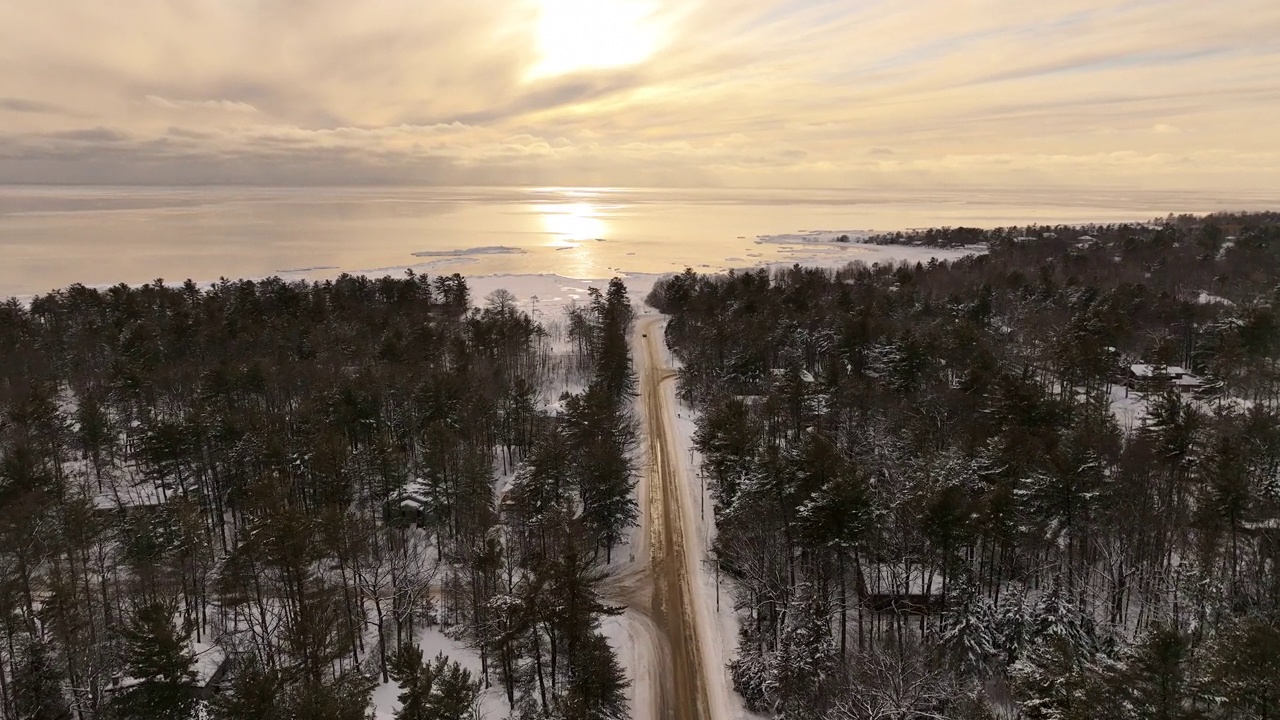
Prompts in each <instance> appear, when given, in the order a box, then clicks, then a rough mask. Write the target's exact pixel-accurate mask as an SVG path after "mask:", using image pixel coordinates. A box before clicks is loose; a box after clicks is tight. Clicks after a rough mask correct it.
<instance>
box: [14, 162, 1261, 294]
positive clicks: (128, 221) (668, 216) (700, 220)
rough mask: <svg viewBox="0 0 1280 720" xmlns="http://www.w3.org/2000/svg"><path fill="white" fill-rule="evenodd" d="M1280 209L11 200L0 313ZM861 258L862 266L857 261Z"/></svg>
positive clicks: (264, 193) (775, 193)
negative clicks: (283, 283)
mask: <svg viewBox="0 0 1280 720" xmlns="http://www.w3.org/2000/svg"><path fill="white" fill-rule="evenodd" d="M1277 205H1280V203H1277V198H1276V197H1263V196H1258V197H1243V198H1242V197H1239V196H1232V197H1222V198H1214V197H1206V196H1205V195H1204V194H1203V193H1197V194H1180V193H1144V192H1138V191H1135V192H1114V191H1101V190H1100V191H1097V192H1093V193H1088V194H1081V193H1079V192H1074V191H1073V192H1066V191H1059V190H1040V191H1029V190H1018V191H1017V193H1016V195H1015V194H1013V193H1009V192H996V191H991V192H974V191H972V190H965V191H955V192H941V191H931V192H921V193H912V192H908V191H903V190H885V189H880V190H651V189H622V188H581V189H569V188H419V189H387V188H377V189H368V188H360V189H332V188H289V189H280V188H270V189H259V188H222V187H218V188H111V187H25V186H18V187H15V186H9V187H0V295H27V294H31V293H38V292H45V291H48V290H50V289H53V288H57V287H62V286H65V285H68V284H71V283H77V282H78V283H84V284H86V285H109V284H114V283H118V282H127V283H140V282H146V281H149V280H154V279H156V278H163V279H164V280H165V281H166V282H170V283H176V282H181V281H182V280H185V279H187V278H192V279H195V280H198V281H211V280H216V279H217V278H219V277H224V276H225V277H229V278H239V277H263V276H267V275H281V276H282V277H288V278H301V277H307V278H322V277H330V276H333V275H336V274H337V273H339V272H365V273H376V274H382V273H384V272H397V273H398V272H402V271H403V268H406V267H413V268H415V269H416V270H417V271H419V272H425V273H430V274H437V273H440V272H455V271H456V272H461V273H464V274H467V275H492V274H516V273H523V274H530V273H532V274H540V273H555V274H558V275H561V276H564V277H568V278H607V277H609V276H611V275H614V274H618V273H661V272H668V271H675V270H680V269H683V268H685V267H693V268H695V269H700V270H715V269H724V268H728V267H747V266H751V265H757V264H761V263H766V262H789V261H793V260H794V261H805V260H806V259H809V258H813V257H815V256H820V257H821V258H822V259H824V260H825V261H827V262H830V261H832V260H834V259H837V258H836V257H833V255H835V254H836V253H844V254H845V255H847V256H848V259H849V260H853V259H858V258H861V259H865V260H868V261H873V260H874V259H875V258H874V257H867V256H866V254H865V253H864V252H862V251H860V250H859V249H857V248H843V249H842V248H837V247H833V246H825V247H818V248H815V247H812V246H797V245H794V244H788V243H785V242H762V241H760V240H759V239H758V238H759V236H762V235H781V234H792V233H797V232H800V231H813V230H850V229H852V230H861V231H869V230H875V231H884V230H896V229H905V228H912V227H927V226H942V225H952V226H955V225H975V226H982V227H990V226H999V225H1010V224H1023V223H1031V222H1034V223H1059V222H1066V223H1077V222H1087V221H1126V220H1150V219H1152V218H1155V217H1158V216H1164V215H1165V214H1167V213H1170V212H1175V213H1181V212H1208V211H1213V210H1219V209H1263V208H1267V207H1271V208H1274V207H1276V206H1277ZM860 253H861V254H860Z"/></svg>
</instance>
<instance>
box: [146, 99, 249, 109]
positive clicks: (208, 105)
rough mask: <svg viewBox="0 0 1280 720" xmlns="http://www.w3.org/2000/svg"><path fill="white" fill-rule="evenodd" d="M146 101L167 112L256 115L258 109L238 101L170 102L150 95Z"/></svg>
mask: <svg viewBox="0 0 1280 720" xmlns="http://www.w3.org/2000/svg"><path fill="white" fill-rule="evenodd" d="M145 99H146V101H147V102H149V103H151V104H152V105H155V106H156V107H162V108H164V109H166V110H221V111H223V112H236V113H256V112H258V108H256V107H254V106H252V105H250V104H249V103H246V102H239V101H236V100H170V99H168V98H164V97H160V96H159V95H148V96H146V98H145Z"/></svg>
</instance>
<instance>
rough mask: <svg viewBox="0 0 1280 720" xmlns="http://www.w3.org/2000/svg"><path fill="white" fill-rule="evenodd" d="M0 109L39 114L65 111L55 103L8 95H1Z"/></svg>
mask: <svg viewBox="0 0 1280 720" xmlns="http://www.w3.org/2000/svg"><path fill="white" fill-rule="evenodd" d="M0 110H7V111H9V112H15V113H32V114H37V115H44V114H52V113H61V112H63V110H62V108H60V107H58V106H57V105H54V104H53V103H47V102H40V101H38V100H23V99H22V98H6V97H0Z"/></svg>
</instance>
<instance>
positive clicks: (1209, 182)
mask: <svg viewBox="0 0 1280 720" xmlns="http://www.w3.org/2000/svg"><path fill="white" fill-rule="evenodd" d="M1278 126H1280V2H1276V0H1212V1H1210V0H1137V1H1129V2H1126V1H1124V0H1041V1H1038V2H1029V1H1028V0H865V1H864V0H838V1H835V0H465V1H463V0H438V1H437V2H428V1H424V0H360V1H359V2H352V0H307V1H306V2H303V1H302V0H129V1H128V2H122V3H115V2H102V0H56V1H51V0H0V183H8V184H15V183H71V184H105V185H122V184H126V185H127V184H139V185H169V184H249V185H281V186H295V185H299V186H305V185H494V184H502V185H505V184H521V185H558V186H591V185H620V186H657V187H662V186H667V187H695V186H697V187H789V188H794V187H824V188H831V187H839V188H844V187H902V188H912V187H946V188H966V187H1006V188H1016V187H1019V186H1037V187H1054V186H1064V187H1068V186H1070V187H1117V188H1142V189H1169V190H1196V189H1207V188H1213V189H1215V190H1219V191H1220V190H1223V189H1228V190H1229V189H1240V190H1245V189H1251V190H1257V189H1265V190H1277V189H1280V132H1278V131H1277V127H1278Z"/></svg>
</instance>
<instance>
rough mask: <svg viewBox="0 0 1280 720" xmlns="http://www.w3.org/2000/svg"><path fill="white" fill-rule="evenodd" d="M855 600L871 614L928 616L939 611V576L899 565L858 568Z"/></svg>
mask: <svg viewBox="0 0 1280 720" xmlns="http://www.w3.org/2000/svg"><path fill="white" fill-rule="evenodd" d="M857 575H858V577H857V582H858V597H859V598H860V600H861V603H862V606H863V607H865V608H867V609H868V610H871V611H873V612H890V613H903V614H907V615H928V614H930V613H932V612H935V611H937V610H940V609H941V608H942V585H943V582H942V576H941V575H939V574H937V573H935V572H933V571H931V570H926V569H925V568H924V566H922V565H916V564H912V563H901V562H892V563H888V562H882V563H866V564H863V565H859V566H858V572H857Z"/></svg>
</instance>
